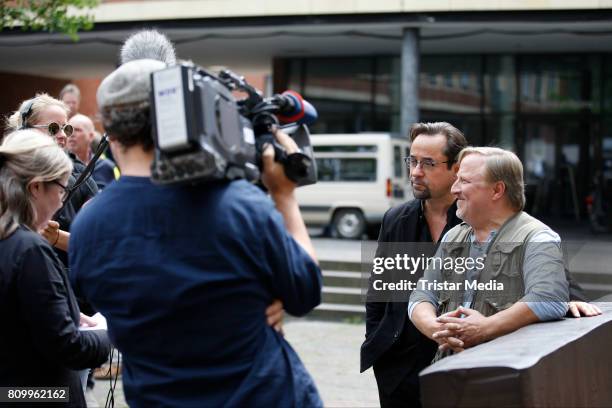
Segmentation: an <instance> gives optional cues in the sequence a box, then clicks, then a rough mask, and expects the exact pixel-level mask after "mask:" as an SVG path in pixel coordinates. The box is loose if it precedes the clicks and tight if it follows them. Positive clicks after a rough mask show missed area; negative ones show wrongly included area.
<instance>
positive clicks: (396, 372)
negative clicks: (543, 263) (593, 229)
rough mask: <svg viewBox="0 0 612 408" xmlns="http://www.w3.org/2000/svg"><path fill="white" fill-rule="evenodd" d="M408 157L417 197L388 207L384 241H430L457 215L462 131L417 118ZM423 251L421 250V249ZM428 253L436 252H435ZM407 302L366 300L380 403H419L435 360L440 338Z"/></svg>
mask: <svg viewBox="0 0 612 408" xmlns="http://www.w3.org/2000/svg"><path fill="white" fill-rule="evenodd" d="M410 140H411V142H412V144H411V146H410V157H407V158H405V161H406V164H407V166H408V168H409V171H410V182H411V185H412V189H413V192H414V197H415V199H414V200H412V201H409V202H407V203H404V204H402V205H400V206H398V207H394V208H392V209H390V210H389V211H387V213H386V214H385V216H384V218H383V222H382V226H381V230H380V234H379V237H378V242H379V250H378V251H377V256H378V255H379V252H380V251H382V249H381V248H382V247H383V245H380V244H381V243H385V242H431V243H437V242H438V241H439V239H440V237H441V236H442V235H443V234H444V233H446V231H448V230H450V229H451V228H452V227H454V226H455V225H457V224H459V223H460V222H461V220H459V219H458V218H457V216H456V214H455V212H456V210H457V207H456V204H455V198H454V197H453V195H452V194H451V193H450V189H451V186H452V185H453V182H454V181H455V178H456V174H457V168H458V166H457V164H456V163H455V160H456V157H457V155H458V154H459V152H460V151H461V150H462V149H463V148H464V147H466V146H467V141H466V140H465V137H464V136H463V134H462V133H461V132H460V131H459V130H458V129H457V128H455V127H454V126H452V125H451V124H449V123H446V122H437V123H416V124H414V125H413V126H412V128H411V131H410ZM419 255H420V254H419ZM425 255H433V246H432V253H431V254H425ZM406 309H407V299H406V301H405V302H386V303H384V302H367V303H366V340H365V341H364V343H363V345H362V346H361V371H362V372H363V371H365V370H367V369H368V368H369V367H371V366H373V368H374V375H375V377H376V382H377V384H378V393H379V398H380V404H381V407H383V408H387V407H408V406H410V407H418V406H420V405H421V402H420V393H419V382H418V373H419V372H420V371H421V370H422V369H423V368H425V367H426V366H427V365H429V363H430V362H431V359H432V358H433V356H434V354H435V351H436V343H435V342H433V341H431V340H429V339H428V338H427V337H425V336H423V335H422V334H421V333H419V331H418V330H417V329H416V328H415V327H414V325H413V324H412V323H411V322H410V320H408V318H407V312H406Z"/></svg>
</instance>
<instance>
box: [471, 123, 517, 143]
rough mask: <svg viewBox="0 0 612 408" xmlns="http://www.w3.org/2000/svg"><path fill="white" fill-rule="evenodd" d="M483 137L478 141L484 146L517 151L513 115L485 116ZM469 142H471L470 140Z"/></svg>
mask: <svg viewBox="0 0 612 408" xmlns="http://www.w3.org/2000/svg"><path fill="white" fill-rule="evenodd" d="M484 122H485V135H484V136H485V137H484V140H482V141H481V142H480V144H482V145H486V146H497V147H501V148H503V149H507V150H512V151H513V152H516V151H517V143H516V140H515V127H514V124H515V117H514V115H512V114H507V115H487V116H485V121H484ZM469 142H470V144H471V143H473V142H472V141H471V140H470V141H469Z"/></svg>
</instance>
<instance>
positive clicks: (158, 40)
mask: <svg viewBox="0 0 612 408" xmlns="http://www.w3.org/2000/svg"><path fill="white" fill-rule="evenodd" d="M139 59H154V60H157V61H161V62H164V63H165V64H166V65H175V64H176V52H175V51H174V45H173V44H172V42H171V41H170V40H169V39H168V37H166V36H165V35H164V34H162V33H160V32H159V31H155V30H142V31H139V32H137V33H135V34H132V35H131V36H130V37H129V38H128V39H127V40H126V41H125V43H123V46H122V47H121V65H123V64H125V63H126V62H130V61H134V60H139Z"/></svg>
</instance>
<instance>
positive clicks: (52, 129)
mask: <svg viewBox="0 0 612 408" xmlns="http://www.w3.org/2000/svg"><path fill="white" fill-rule="evenodd" d="M59 130H60V127H59V125H58V124H57V123H55V122H51V123H49V134H50V135H51V136H55V135H56V134H57V132H59Z"/></svg>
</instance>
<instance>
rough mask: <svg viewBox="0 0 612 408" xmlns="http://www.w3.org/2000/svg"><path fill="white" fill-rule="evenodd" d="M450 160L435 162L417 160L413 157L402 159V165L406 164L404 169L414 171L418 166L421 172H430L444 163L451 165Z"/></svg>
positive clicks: (431, 160)
mask: <svg viewBox="0 0 612 408" xmlns="http://www.w3.org/2000/svg"><path fill="white" fill-rule="evenodd" d="M452 162H453V161H452V160H446V161H435V160H433V159H422V160H417V159H416V158H415V157H404V163H406V167H408V168H409V169H416V167H417V166H418V165H419V164H420V165H421V169H423V170H431V169H433V168H434V167H436V166H437V165H438V164H444V163H452Z"/></svg>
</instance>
